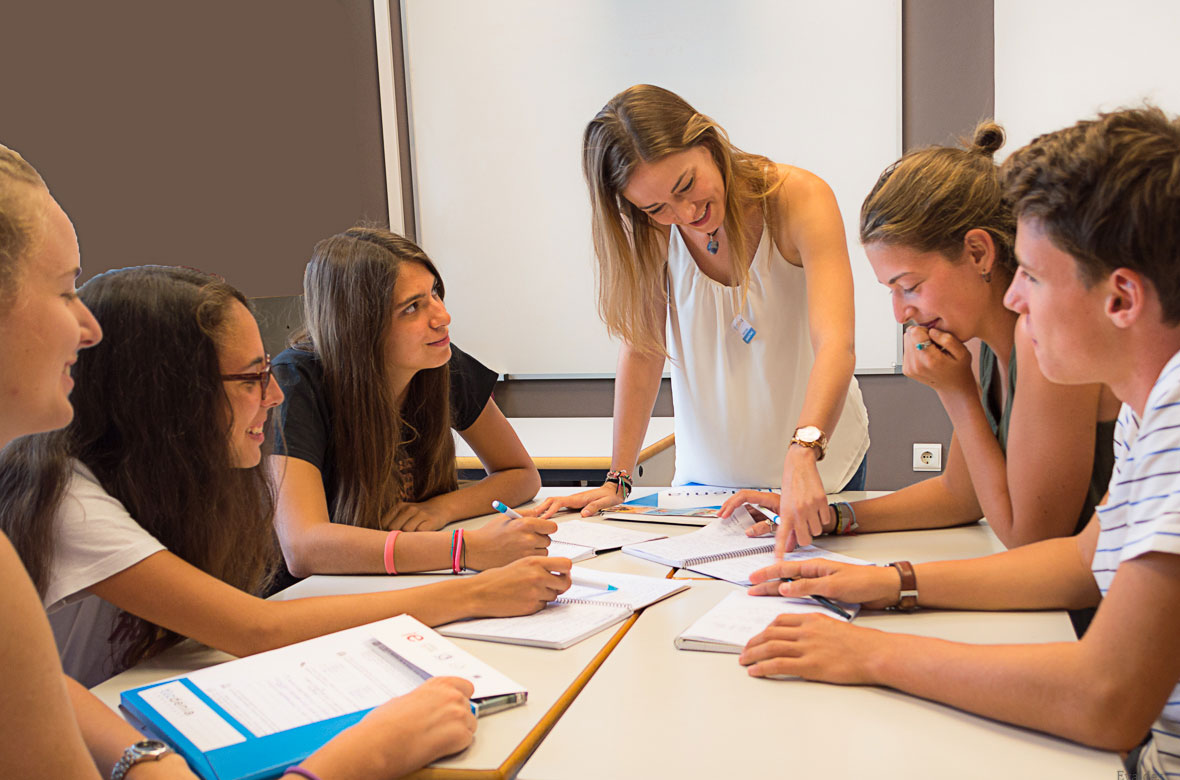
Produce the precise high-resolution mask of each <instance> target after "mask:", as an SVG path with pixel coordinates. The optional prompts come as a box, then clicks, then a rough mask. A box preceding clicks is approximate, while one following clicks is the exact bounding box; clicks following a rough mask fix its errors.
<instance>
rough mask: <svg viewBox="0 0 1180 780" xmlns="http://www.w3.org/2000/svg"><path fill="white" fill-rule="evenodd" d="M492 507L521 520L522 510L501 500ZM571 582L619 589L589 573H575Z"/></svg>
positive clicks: (603, 588)
mask: <svg viewBox="0 0 1180 780" xmlns="http://www.w3.org/2000/svg"><path fill="white" fill-rule="evenodd" d="M492 509H495V510H496V511H497V512H499V513H500V514H502V515H505V516H506V517H509V518H512V519H513V520H520V519H521V518H522V515H521V514H520V512H517V511H516V510H515V509H513V508H512V507H510V506H508V505H507V504H504V503H502V502H500V501H493V502H492ZM570 582H571V584H573V585H580V586H582V587H584V588H594V589H595V590H618V588H616V587H615V586H614V585H611V584H610V583H609V582H607V581H606V580H604V579H600V578H598V577H594V576H591V575H587V574H584V573H581V572H579V573H578V574H576V575H574V576H573V577H572V578H571V580H570Z"/></svg>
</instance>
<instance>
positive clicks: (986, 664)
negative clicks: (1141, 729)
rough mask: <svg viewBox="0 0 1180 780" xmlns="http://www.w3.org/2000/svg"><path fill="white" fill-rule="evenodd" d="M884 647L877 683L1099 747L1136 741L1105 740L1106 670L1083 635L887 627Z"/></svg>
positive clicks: (876, 660) (875, 665) (873, 666)
mask: <svg viewBox="0 0 1180 780" xmlns="http://www.w3.org/2000/svg"><path fill="white" fill-rule="evenodd" d="M878 649H879V652H874V653H872V654H871V656H870V660H869V663H870V676H871V677H872V678H873V679H874V681H875V682H876V683H877V684H880V685H887V686H889V687H891V688H896V689H898V690H901V691H905V692H907V693H910V694H913V695H915V696H920V697H922V698H925V699H931V700H933V701H939V702H943V703H945V704H949V705H951V706H953V707H957V708H959V709H962V710H966V711H968V712H973V713H976V714H979V715H984V716H986V717H989V718H994V719H996V720H1001V721H1004V722H1007V723H1014V724H1016V725H1019V726H1024V727H1027V728H1033V729H1038V730H1040V731H1045V732H1049V733H1052V734H1057V735H1059V736H1063V737H1066V738H1068V739H1073V740H1075V741H1078V742H1084V743H1088V744H1094V745H1096V746H1097V747H1104V748H1106V749H1116V750H1120V749H1121V750H1126V749H1127V748H1129V747H1130V746H1131V745H1126V744H1122V743H1123V740H1120V739H1117V738H1115V739H1113V740H1112V741H1111V742H1107V743H1105V744H1102V743H1099V742H1097V740H1098V739H1100V738H1101V736H1102V732H1101V731H1097V732H1096V730H1095V727H1094V723H1095V722H1096V721H1101V720H1102V716H1101V714H1100V713H1098V712H1096V709H1097V708H1098V707H1099V706H1100V703H1101V701H1102V697H1101V696H1098V695H1096V694H1095V692H1094V688H1095V680H1097V679H1098V678H1100V677H1101V672H1100V670H1096V669H1092V668H1090V667H1091V664H1088V663H1087V659H1086V651H1085V649H1084V648H1082V646H1081V644H1080V643H1077V642H1062V643H1052V644H1023V645H973V644H962V643H957V642H948V641H945V640H941V639H931V638H927V637H917V636H910V635H906V634H885V635H883V636H882V637H881V639H880V644H879V648H878ZM1132 744H1133V743H1132Z"/></svg>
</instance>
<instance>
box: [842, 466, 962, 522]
mask: <svg viewBox="0 0 1180 780" xmlns="http://www.w3.org/2000/svg"><path fill="white" fill-rule="evenodd" d="M950 483H951V480H949V479H948V478H947V475H946V474H943V475H940V476H937V477H932V478H930V479H924V480H922V481H921V482H917V483H915V484H913V485H909V486H907V487H904V488H902V489H901V490H897V491H895V492H893V493H890V494H888V495H884V496H879V497H877V498H869V499H866V500H864V501H856V502H853V504H852V508H853V511H855V512H856V521H857V524H858V525H859V526H860V528H859V531H860V532H861V533H874V532H877V531H914V530H920V529H923V528H946V527H948V526H953V525H962V524H964V523H973V522H976V521H977V520H979V518H980V513H979V507H978V506H976V505H975V503H974V501H973V499H972V498H971V497H969V496H963V495H960V494H959V491H956V489H955V487H954V486H953V485H952V484H950Z"/></svg>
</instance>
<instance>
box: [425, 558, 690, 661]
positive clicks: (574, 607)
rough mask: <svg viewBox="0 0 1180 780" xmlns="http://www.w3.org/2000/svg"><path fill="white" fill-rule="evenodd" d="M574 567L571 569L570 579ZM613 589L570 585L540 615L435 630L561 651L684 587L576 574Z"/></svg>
mask: <svg viewBox="0 0 1180 780" xmlns="http://www.w3.org/2000/svg"><path fill="white" fill-rule="evenodd" d="M579 571H580V569H579V567H576V566H575V567H574V569H573V573H574V574H575V575H576V574H578V572H579ZM582 571H584V572H585V573H586V574H588V575H591V576H593V577H595V578H597V579H600V580H604V581H605V582H607V583H609V584H611V585H613V586H614V587H615V588H617V590H612V591H606V590H599V589H597V588H588V587H584V586H579V585H575V586H573V587H572V588H570V589H569V590H567V591H566V592H565V593H563V594H561V595H560V596H559V597H558V598H557V599H556V600H555V601H551V602H549V604H548V605H547V606H546V607H545V608H544V609H542V610H541V611H540V612H534V613H533V614H531V615H523V616H521V617H508V618H480V619H477V620H463V621H459V622H457V623H449V624H447V625H445V626H442V627H440V628H439V629H438V632H439V633H440V634H442V635H444V636H450V637H456V638H459V639H484V640H487V641H489V642H507V643H509V644H513V645H529V646H530V647H546V648H549V649H552V650H564V649H565V648H567V647H569V646H570V645H574V644H577V643H578V642H581V641H582V640H583V639H586V638H588V637H591V636H593V635H594V634H597V633H598V632H599V631H602V630H603V629H606V628H609V627H610V626H613V625H615V624H616V623H621V622H623V621H624V620H626V619H627V618H628V617H630V616H631V614H632V613H633V612H635V611H636V610H638V609H641V608H643V607H646V606H647V605H648V604H654V603H655V602H657V601H660V600H661V599H666V598H667V597H668V596H671V595H672V594H674V593H679V592H680V591H682V590H687V588H688V585H687V584H686V583H684V582H680V581H677V580H669V579H665V578H663V577H642V576H639V575H637V574H619V573H617V572H604V571H598V570H594V571H590V570H582Z"/></svg>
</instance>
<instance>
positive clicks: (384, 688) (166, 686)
mask: <svg viewBox="0 0 1180 780" xmlns="http://www.w3.org/2000/svg"><path fill="white" fill-rule="evenodd" d="M441 675H450V676H455V677H462V678H464V679H466V680H468V681H469V682H471V683H472V684H473V685H474V686H475V692H474V693H473V694H472V697H471V706H472V711H473V712H475V714H476V715H485V714H488V713H491V712H497V711H499V710H502V709H507V708H509V707H514V706H517V705H519V704H523V703H524V702H525V699H526V698H527V697H528V692H527V691H526V690H525V689H524V688H523V687H522V686H521V685H520V684H519V683H516V682H513V681H512V680H510V679H508V678H507V677H505V676H504V675H503V674H501V673H500V672H498V671H496V670H495V669H493V668H492V667H490V666H488V665H487V664H485V663H484V662H483V661H480V660H479V659H478V658H476V657H475V656H473V655H471V654H470V653H468V652H466V651H465V650H462V649H460V648H459V647H458V646H457V645H455V644H454V643H453V642H451V641H449V640H447V639H444V638H443V637H441V636H439V635H438V634H437V633H436V632H434V631H433V630H431V629H430V628H427V627H426V626H425V625H423V624H422V623H420V622H418V621H417V620H415V619H414V618H412V617H410V616H409V615H399V616H397V617H393V618H389V619H387V620H381V621H378V622H376V623H370V624H368V625H364V626H357V627H355V628H350V629H346V630H344V631H338V632H336V633H334V634H327V635H325V636H321V637H317V638H315V639H309V640H307V641H305V642H299V643H297V644H294V645H289V646H287V647H280V648H278V649H275V650H269V651H267V652H265V653H259V654H257V655H252V656H248V657H246V658H239V659H237V660H234V661H227V662H226V663H223V664H219V665H217V666H211V667H209V668H207V669H201V670H199V671H196V672H192V673H190V674H188V675H185V676H184V677H180V678H178V679H174V680H169V681H165V682H160V683H153V684H151V685H145V686H143V687H141V688H135V689H133V690H129V691H124V692H123V694H122V695H121V697H120V705H119V706H120V709H122V710H123V711H124V712H125V713H126V714H127V717H128V720H130V721H131V723H132V724H133V725H135V726H136V727H137V728H139V729H140V730H141V731H143V732H144V733H145V734H150V735H152V736H154V737H156V738H157V739H160V740H162V741H164V742H167V743H168V744H169V745H171V746H172V747H173V748H174V749H175V750H176V751H177V752H178V753H180V754H181V755H183V756H184V758H185V760H187V761H188V764H189V766H190V767H191V768H192V770H193V771H194V772H196V773H197V774H198V775H200V776H201V777H202V778H205V780H228V779H229V778H233V779H234V780H266V779H267V778H275V777H279V776H280V775H281V774H282V771H283V770H284V769H285V768H287V767H289V766H291V765H293V764H298V763H299V762H300V761H302V760H303V759H304V758H307V756H309V755H311V754H312V753H313V752H315V751H316V750H317V749H319V748H320V747H321V746H322V745H323V744H324V743H326V742H328V741H329V740H330V739H331V738H332V737H334V736H336V734H338V733H339V732H341V731H343V730H344V729H346V728H348V727H349V726H351V725H353V724H354V723H356V722H357V721H359V720H360V719H361V718H362V717H364V715H365V713H367V712H368V711H369V710H371V709H373V708H374V707H376V706H377V705H379V704H383V703H384V702H386V701H387V700H389V699H391V698H393V697H395V696H401V695H402V694H405V693H409V692H410V691H412V690H413V689H414V688H417V687H418V686H419V685H420V684H421V683H422V682H423V680H425V679H426V678H428V677H434V676H441Z"/></svg>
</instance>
